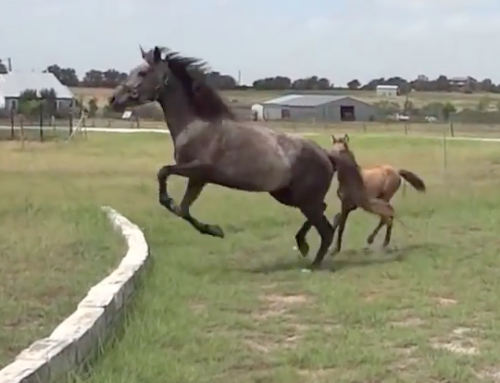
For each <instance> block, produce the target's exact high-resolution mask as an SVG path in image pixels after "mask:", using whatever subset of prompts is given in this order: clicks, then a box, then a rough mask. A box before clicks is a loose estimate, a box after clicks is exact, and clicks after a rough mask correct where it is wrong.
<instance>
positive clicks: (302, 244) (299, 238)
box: [295, 220, 312, 257]
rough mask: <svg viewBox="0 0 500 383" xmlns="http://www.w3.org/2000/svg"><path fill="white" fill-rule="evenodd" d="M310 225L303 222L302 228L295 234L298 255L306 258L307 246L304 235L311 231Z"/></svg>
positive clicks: (307, 222) (308, 222)
mask: <svg viewBox="0 0 500 383" xmlns="http://www.w3.org/2000/svg"><path fill="white" fill-rule="evenodd" d="M311 227H312V223H311V222H310V221H309V220H307V221H305V222H304V223H303V224H302V226H301V227H300V229H299V231H297V234H295V242H296V243H297V249H299V251H300V254H302V256H303V257H307V254H308V253H309V245H308V243H307V241H306V235H307V233H308V232H309V230H311Z"/></svg>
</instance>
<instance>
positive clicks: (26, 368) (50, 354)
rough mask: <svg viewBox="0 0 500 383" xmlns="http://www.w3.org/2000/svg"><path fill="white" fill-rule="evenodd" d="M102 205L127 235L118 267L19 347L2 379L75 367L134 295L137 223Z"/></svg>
mask: <svg viewBox="0 0 500 383" xmlns="http://www.w3.org/2000/svg"><path fill="white" fill-rule="evenodd" d="M102 209H103V210H104V211H105V212H106V214H107V215H108V217H109V219H110V221H111V222H112V224H113V226H114V227H115V229H117V230H119V231H120V232H121V234H122V235H123V236H124V237H125V240H126V241H127V245H128V251H127V254H126V255H125V257H124V258H123V259H122V261H121V263H120V265H119V266H118V267H117V268H116V269H115V270H114V271H113V272H112V273H111V274H109V275H108V276H107V277H106V278H104V279H103V280H102V281H101V282H99V283H98V284H97V285H95V286H93V287H92V288H91V289H90V290H89V292H88V294H87V296H86V297H85V298H83V300H82V301H81V302H80V303H79V304H78V307H77V309H76V311H75V312H73V314H71V315H70V316H69V317H68V318H66V319H65V320H64V321H63V322H62V323H60V324H59V326H57V327H56V329H55V330H54V331H53V332H52V334H50V336H49V337H47V338H43V339H40V340H37V341H35V342H34V343H33V344H32V345H31V346H29V347H28V348H27V349H25V350H23V351H21V353H20V354H19V355H18V356H17V357H16V359H15V360H14V362H12V363H11V364H9V365H8V366H6V367H5V368H4V369H2V370H1V371H0V383H32V382H33V383H35V382H36V383H47V382H50V381H54V380H56V379H57V378H60V377H62V376H64V374H67V373H68V372H71V371H75V370H76V369H77V368H78V367H80V366H82V365H83V364H84V363H85V362H86V360H87V358H88V357H89V356H90V355H91V353H92V352H94V351H95V350H97V349H98V348H99V347H100V346H101V345H102V343H103V342H104V341H105V340H106V339H107V338H108V337H109V336H110V335H111V334H112V333H113V330H114V329H113V327H114V325H115V324H116V322H117V320H118V319H120V317H121V316H122V315H123V310H122V308H123V307H124V304H125V303H126V302H127V300H128V299H129V298H130V297H131V295H132V294H133V293H134V291H135V289H136V286H137V282H138V276H139V274H140V271H141V270H142V269H144V266H145V265H146V263H147V261H148V258H149V249H148V244H147V242H146V239H145V237H144V234H143V233H142V231H141V230H140V229H139V227H138V226H137V225H135V224H134V223H132V222H130V221H129V220H128V219H127V218H125V217H124V216H122V215H121V214H119V213H118V212H117V211H116V210H114V209H113V208H111V207H108V206H104V207H102Z"/></svg>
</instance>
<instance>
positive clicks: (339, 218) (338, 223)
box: [332, 201, 356, 255]
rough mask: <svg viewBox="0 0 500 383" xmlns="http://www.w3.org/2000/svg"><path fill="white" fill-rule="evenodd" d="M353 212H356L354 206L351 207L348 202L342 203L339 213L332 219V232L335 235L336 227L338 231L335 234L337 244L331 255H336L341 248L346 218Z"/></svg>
mask: <svg viewBox="0 0 500 383" xmlns="http://www.w3.org/2000/svg"><path fill="white" fill-rule="evenodd" d="M354 210H356V206H353V205H352V204H350V203H349V202H344V201H342V207H341V210H340V213H337V214H336V215H335V217H334V219H333V232H334V234H335V230H336V229H337V227H338V229H339V232H338V234H337V244H336V246H335V249H334V250H333V252H332V255H334V254H336V253H338V252H339V251H340V249H341V248H342V237H343V235H344V229H345V225H346V223H347V218H348V217H349V214H350V213H351V212H352V211H354Z"/></svg>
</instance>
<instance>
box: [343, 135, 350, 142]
mask: <svg viewBox="0 0 500 383" xmlns="http://www.w3.org/2000/svg"><path fill="white" fill-rule="evenodd" d="M344 141H345V142H349V135H348V134H344Z"/></svg>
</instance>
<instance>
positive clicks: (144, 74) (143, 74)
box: [139, 71, 148, 77]
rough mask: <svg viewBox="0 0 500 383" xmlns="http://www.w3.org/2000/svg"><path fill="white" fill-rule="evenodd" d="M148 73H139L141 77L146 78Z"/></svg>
mask: <svg viewBox="0 0 500 383" xmlns="http://www.w3.org/2000/svg"><path fill="white" fill-rule="evenodd" d="M147 74H148V73H147V72H145V71H141V72H139V77H145V76H146V75H147Z"/></svg>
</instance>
